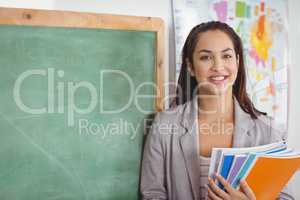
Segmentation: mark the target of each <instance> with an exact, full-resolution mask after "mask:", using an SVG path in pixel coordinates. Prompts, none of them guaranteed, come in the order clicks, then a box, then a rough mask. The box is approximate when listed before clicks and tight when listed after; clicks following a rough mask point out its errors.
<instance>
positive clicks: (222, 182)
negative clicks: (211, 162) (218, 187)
mask: <svg viewBox="0 0 300 200" xmlns="http://www.w3.org/2000/svg"><path fill="white" fill-rule="evenodd" d="M215 176H216V177H217V179H218V181H220V183H221V184H222V185H223V186H224V188H225V190H226V191H227V192H228V193H229V194H232V193H234V191H235V189H234V188H233V187H232V186H231V185H230V183H228V182H227V181H226V180H225V179H224V178H223V177H222V176H220V175H219V174H215Z"/></svg>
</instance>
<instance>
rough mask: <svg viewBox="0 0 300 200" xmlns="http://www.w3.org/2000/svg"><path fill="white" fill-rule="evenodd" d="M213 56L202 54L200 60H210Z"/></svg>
mask: <svg viewBox="0 0 300 200" xmlns="http://www.w3.org/2000/svg"><path fill="white" fill-rule="evenodd" d="M210 58H211V57H210V56H201V57H200V60H209V59H210Z"/></svg>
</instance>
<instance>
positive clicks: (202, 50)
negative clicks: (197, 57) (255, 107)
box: [197, 48, 233, 53]
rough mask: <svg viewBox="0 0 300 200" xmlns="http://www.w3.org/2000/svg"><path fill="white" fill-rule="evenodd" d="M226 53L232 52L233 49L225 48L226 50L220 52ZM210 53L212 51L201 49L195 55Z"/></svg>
mask: <svg viewBox="0 0 300 200" xmlns="http://www.w3.org/2000/svg"><path fill="white" fill-rule="evenodd" d="M226 51H233V49H232V48H226V49H224V50H222V51H221V52H222V53H224V52H226ZM212 52H213V51H211V50H208V49H201V50H199V51H197V53H212Z"/></svg>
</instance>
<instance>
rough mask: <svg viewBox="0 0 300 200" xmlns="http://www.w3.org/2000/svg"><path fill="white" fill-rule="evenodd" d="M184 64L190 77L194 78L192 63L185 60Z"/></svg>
mask: <svg viewBox="0 0 300 200" xmlns="http://www.w3.org/2000/svg"><path fill="white" fill-rule="evenodd" d="M185 62H186V65H187V69H188V71H189V73H190V75H191V76H195V72H194V69H193V65H192V63H191V62H190V61H189V59H188V58H186V59H185Z"/></svg>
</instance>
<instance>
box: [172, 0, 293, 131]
mask: <svg viewBox="0 0 300 200" xmlns="http://www.w3.org/2000/svg"><path fill="white" fill-rule="evenodd" d="M287 4H288V3H287V1H286V0H268V1H267V0H265V1H262V0H243V1H242V0H230V1H225V0H173V13H174V22H175V23H174V24H175V39H176V79H177V78H178V75H179V70H180V65H181V61H180V59H181V57H180V56H181V50H182V47H183V43H184V41H185V38H186V37H187V35H188V33H189V31H190V30H191V28H192V27H193V26H195V25H197V24H199V23H202V22H206V21H210V20H218V21H222V22H225V23H227V24H229V25H230V26H231V27H233V28H234V29H235V31H236V32H237V33H238V34H239V36H240V37H241V39H242V41H243V45H244V56H245V65H246V72H247V92H248V94H249V96H250V98H251V100H252V101H253V103H254V104H255V106H256V107H257V108H258V109H259V110H261V111H264V112H267V113H268V115H269V116H272V117H273V118H274V119H275V121H276V123H277V124H279V125H280V126H282V128H284V129H286V128H287V110H288V103H287V102H288V34H287V25H288V24H287V14H288V13H287V8H288V5H287Z"/></svg>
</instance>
